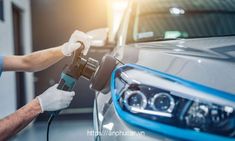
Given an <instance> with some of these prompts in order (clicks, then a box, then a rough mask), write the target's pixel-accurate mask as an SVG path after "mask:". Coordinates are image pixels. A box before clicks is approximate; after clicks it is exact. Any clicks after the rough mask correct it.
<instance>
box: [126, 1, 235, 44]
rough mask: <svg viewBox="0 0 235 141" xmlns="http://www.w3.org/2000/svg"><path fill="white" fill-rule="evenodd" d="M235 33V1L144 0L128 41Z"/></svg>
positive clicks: (134, 12) (132, 21)
mask: <svg viewBox="0 0 235 141" xmlns="http://www.w3.org/2000/svg"><path fill="white" fill-rule="evenodd" d="M230 35H235V0H140V1H138V2H137V3H135V4H134V5H133V8H132V13H131V16H130V21H129V26H128V33H127V42H128V43H133V42H143V41H156V40H171V39H179V38H200V37H216V36H230Z"/></svg>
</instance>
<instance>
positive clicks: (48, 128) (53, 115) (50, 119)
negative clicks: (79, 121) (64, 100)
mask: <svg viewBox="0 0 235 141" xmlns="http://www.w3.org/2000/svg"><path fill="white" fill-rule="evenodd" d="M54 118H55V114H51V116H50V118H49V119H48V121H47V141H49V135H50V126H51V123H52V121H53V119H54Z"/></svg>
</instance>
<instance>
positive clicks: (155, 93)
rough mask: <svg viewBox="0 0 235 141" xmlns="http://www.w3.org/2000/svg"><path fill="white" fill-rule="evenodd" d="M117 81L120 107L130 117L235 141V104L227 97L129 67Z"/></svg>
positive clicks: (121, 71) (117, 77)
mask: <svg viewBox="0 0 235 141" xmlns="http://www.w3.org/2000/svg"><path fill="white" fill-rule="evenodd" d="M150 78H151V79H150ZM114 81H115V89H116V95H115V96H117V99H118V103H119V105H120V107H121V108H122V109H123V110H124V111H126V112H128V113H130V114H133V115H136V116H139V117H142V118H145V119H148V120H151V121H155V122H160V123H164V124H167V125H172V126H176V127H179V128H184V129H185V128H187V129H191V130H194V131H197V132H205V133H211V134H215V135H220V136H226V137H235V111H234V105H235V103H234V102H233V101H232V100H231V99H229V98H227V97H220V96H217V95H213V94H211V93H208V92H204V91H200V90H197V89H196V90H195V89H194V88H190V87H189V86H186V85H184V84H183V83H182V82H177V80H174V79H170V78H167V76H166V75H156V74H151V73H150V72H148V71H143V70H138V69H136V68H133V67H130V66H126V67H122V68H121V69H119V70H118V71H116V74H115V80H114Z"/></svg>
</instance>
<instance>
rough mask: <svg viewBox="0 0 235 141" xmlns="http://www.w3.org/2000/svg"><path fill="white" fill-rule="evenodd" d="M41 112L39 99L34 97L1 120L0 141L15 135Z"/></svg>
mask: <svg viewBox="0 0 235 141" xmlns="http://www.w3.org/2000/svg"><path fill="white" fill-rule="evenodd" d="M40 113H41V107H40V104H39V101H38V99H34V100H33V101H31V102H30V103H28V104H27V105H25V106H24V107H22V108H20V109H19V110H17V111H16V112H15V113H13V114H11V115H9V116H7V117H6V118H4V119H2V120H0V141H4V140H7V139H8V138H10V137H11V136H13V135H15V134H16V133H17V132H19V131H20V130H21V129H23V128H24V127H25V126H26V125H28V124H29V123H30V122H31V121H32V120H33V119H34V118H35V117H37V116H38V115H39V114H40Z"/></svg>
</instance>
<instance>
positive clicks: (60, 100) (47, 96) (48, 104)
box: [37, 84, 75, 113]
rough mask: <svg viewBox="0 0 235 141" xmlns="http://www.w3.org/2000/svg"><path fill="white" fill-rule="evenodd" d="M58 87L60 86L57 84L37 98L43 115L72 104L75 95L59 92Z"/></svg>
mask: <svg viewBox="0 0 235 141" xmlns="http://www.w3.org/2000/svg"><path fill="white" fill-rule="evenodd" d="M57 86H58V84H55V85H54V86H52V87H50V88H49V89H47V90H46V91H45V92H44V93H42V94H41V95H39V96H38V97H37V98H38V100H39V103H40V106H41V110H42V113H43V112H44V111H57V110H60V109H64V108H67V107H68V106H69V104H70V103H71V101H72V99H73V96H74V95H75V93H74V92H67V91H62V90H58V89H57Z"/></svg>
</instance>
